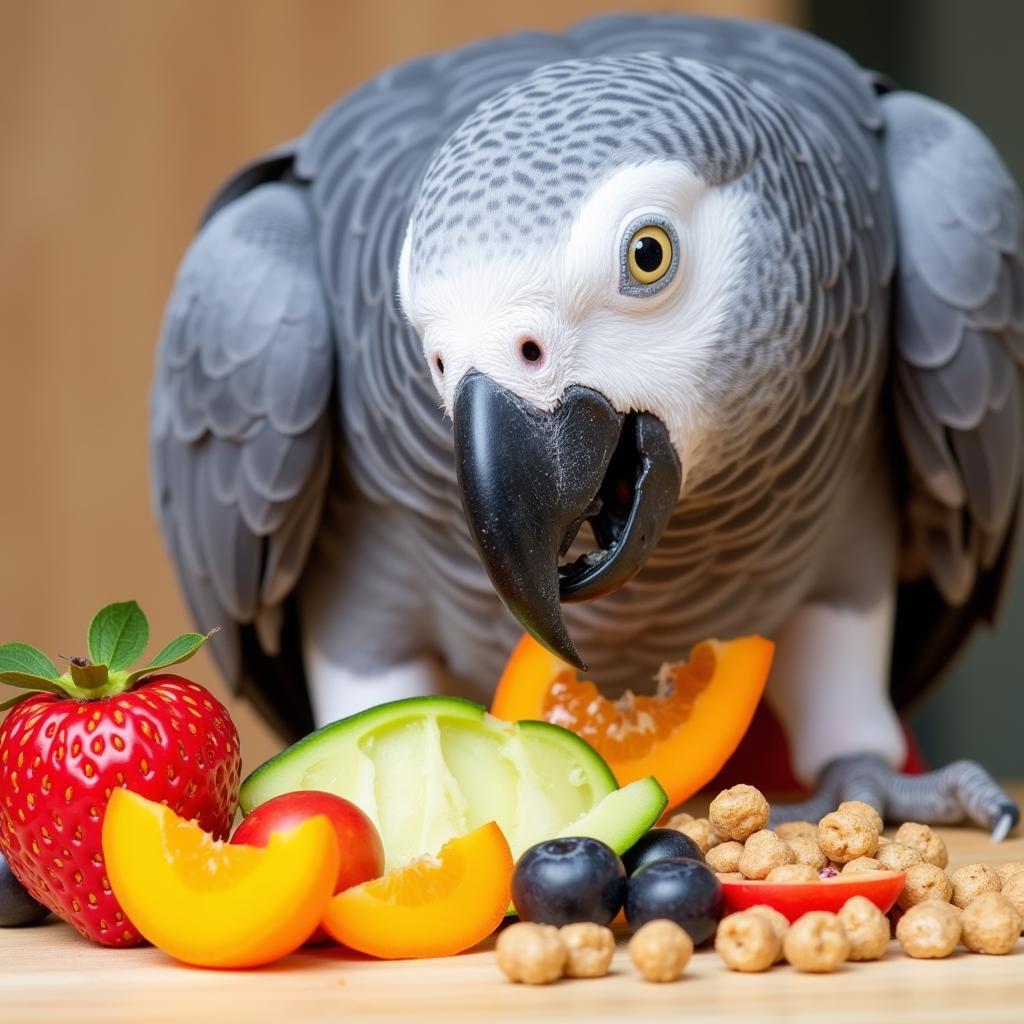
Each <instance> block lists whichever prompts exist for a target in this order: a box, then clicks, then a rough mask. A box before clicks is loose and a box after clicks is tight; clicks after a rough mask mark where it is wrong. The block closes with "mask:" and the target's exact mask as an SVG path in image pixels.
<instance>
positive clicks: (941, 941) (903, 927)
mask: <svg viewBox="0 0 1024 1024" xmlns="http://www.w3.org/2000/svg"><path fill="white" fill-rule="evenodd" d="M934 866H935V865H934V864H932V865H929V867H934ZM896 938H897V939H898V940H899V944H900V945H901V946H902V947H903V950H904V952H905V953H906V954H907V956H912V957H914V958H915V959H916V960H941V959H942V958H943V957H947V956H949V954H950V953H952V952H953V950H954V949H956V944H957V943H958V942H959V941H960V914H959V912H958V911H957V909H956V908H955V907H954V906H952V904H950V903H946V902H944V901H943V900H924V901H922V902H921V903H917V904H915V905H914V906H912V907H911V908H910V909H909V910H908V911H907V912H906V913H905V914H903V916H902V917H901V918H900V919H899V921H898V922H897V923H896Z"/></svg>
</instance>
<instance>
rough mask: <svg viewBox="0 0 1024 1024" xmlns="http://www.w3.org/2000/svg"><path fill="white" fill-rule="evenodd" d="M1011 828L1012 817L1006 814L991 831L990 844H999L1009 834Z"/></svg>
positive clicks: (1012, 823)
mask: <svg viewBox="0 0 1024 1024" xmlns="http://www.w3.org/2000/svg"><path fill="white" fill-rule="evenodd" d="M1013 826H1014V820H1013V815H1012V814H1010V813H1009V812H1007V813H1006V814H1004V815H1003V816H1002V817H1001V818H1000V819H999V820H998V821H997V822H996V827H995V828H994V829H992V842H993V843H1001V842H1002V841H1003V840H1004V839H1005V838H1006V837H1007V836H1008V835H1009V834H1010V829H1011V828H1013Z"/></svg>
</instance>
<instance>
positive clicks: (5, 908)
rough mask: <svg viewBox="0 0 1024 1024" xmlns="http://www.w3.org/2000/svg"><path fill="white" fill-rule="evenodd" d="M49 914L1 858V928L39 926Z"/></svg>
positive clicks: (1, 857)
mask: <svg viewBox="0 0 1024 1024" xmlns="http://www.w3.org/2000/svg"><path fill="white" fill-rule="evenodd" d="M47 914H49V910H47V909H46V907H44V906H43V905H42V904H41V903H36V901H35V900H34V899H32V897H31V896H29V894H28V893H27V892H26V891H25V890H24V889H23V888H22V885H21V882H19V881H18V880H17V879H16V878H15V877H14V872H13V871H11V869H10V866H9V865H8V863H7V861H6V860H5V859H4V858H3V856H0V928H20V927H21V926H23V925H29V924H38V923H39V922H40V921H42V919H43V918H44V917H46V915H47Z"/></svg>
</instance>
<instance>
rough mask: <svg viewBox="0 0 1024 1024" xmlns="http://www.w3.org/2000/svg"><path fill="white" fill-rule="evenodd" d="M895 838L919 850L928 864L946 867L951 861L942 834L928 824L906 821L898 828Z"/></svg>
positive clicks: (898, 841) (896, 840)
mask: <svg viewBox="0 0 1024 1024" xmlns="http://www.w3.org/2000/svg"><path fill="white" fill-rule="evenodd" d="M894 839H895V842H897V843H902V844H903V845H904V846H910V847H913V849H915V850H917V852H918V853H919V854H921V859H922V860H923V861H924V862H925V863H926V864H934V865H935V866H936V867H937V868H944V867H945V866H946V865H947V864H948V863H949V853H948V851H947V850H946V844H945V842H944V841H943V839H942V836H940V835H939V834H938V833H937V832H935V831H933V830H932V829H930V828H929V827H928V826H927V825H922V824H920V822H916V821H905V822H904V823H903V824H902V825H900V827H899V828H898V829H896V835H895V837H894Z"/></svg>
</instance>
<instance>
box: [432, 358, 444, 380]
mask: <svg viewBox="0 0 1024 1024" xmlns="http://www.w3.org/2000/svg"><path fill="white" fill-rule="evenodd" d="M434 366H436V367H437V373H438V376H441V377H443V376H444V360H443V359H442V358H441V355H440V353H437V352H435V353H434Z"/></svg>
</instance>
